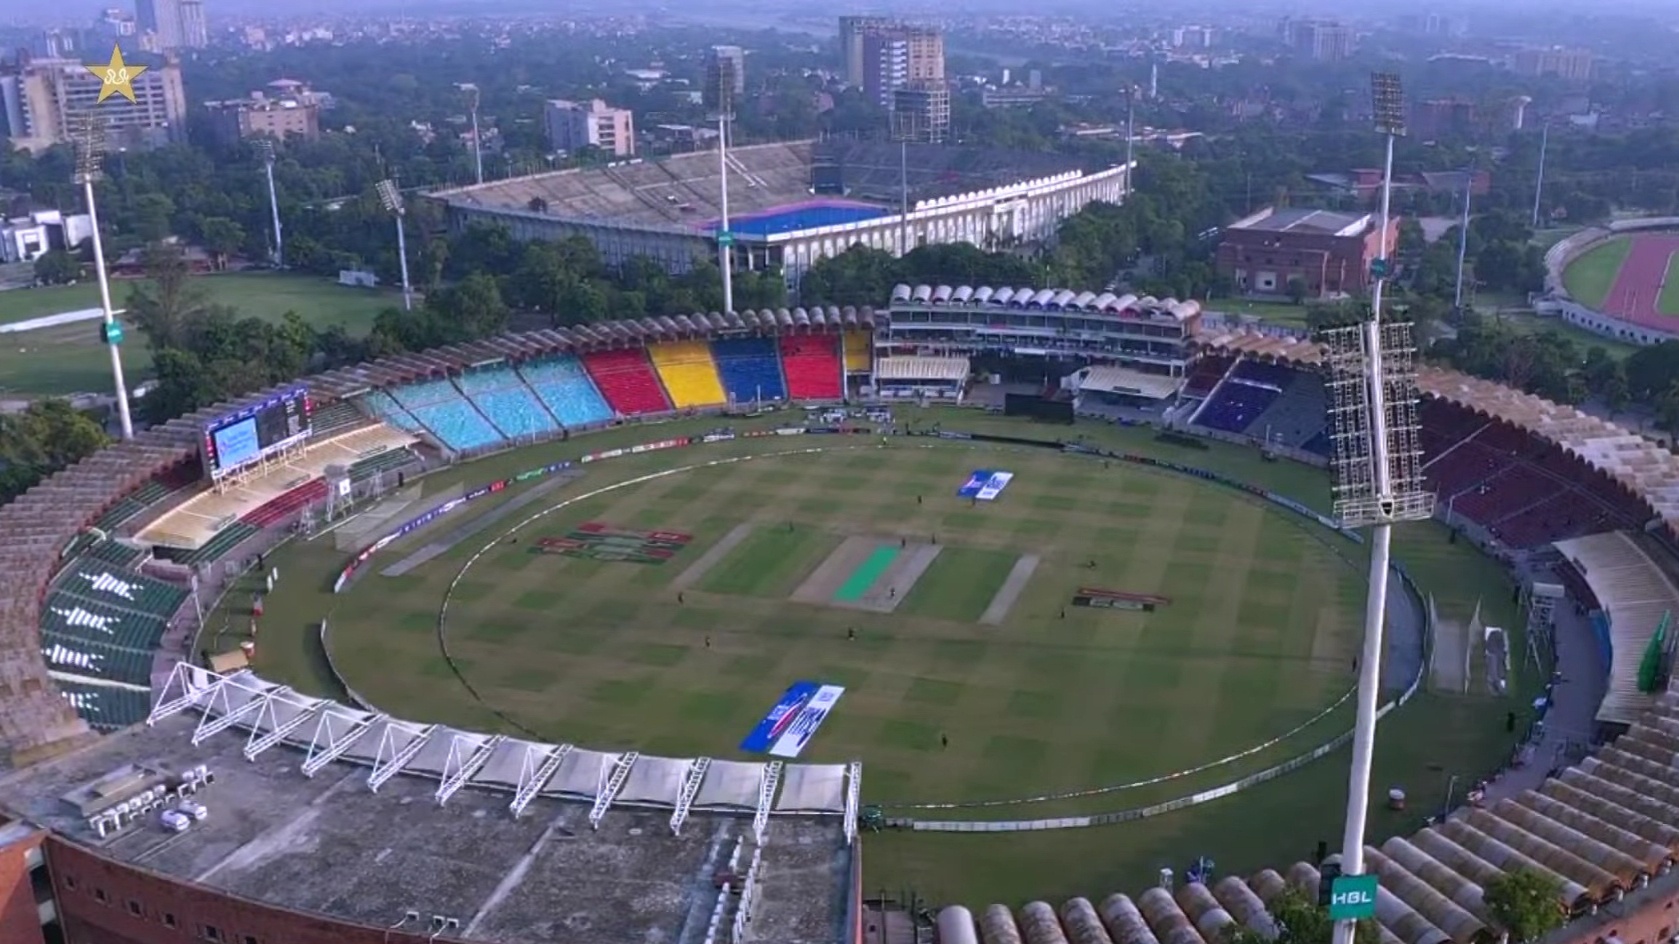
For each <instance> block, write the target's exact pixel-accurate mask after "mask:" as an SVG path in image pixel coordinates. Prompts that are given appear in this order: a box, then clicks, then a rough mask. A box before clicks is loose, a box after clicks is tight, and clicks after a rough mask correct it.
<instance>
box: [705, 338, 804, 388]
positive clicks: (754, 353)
mask: <svg viewBox="0 0 1679 944" xmlns="http://www.w3.org/2000/svg"><path fill="white" fill-rule="evenodd" d="M711 356H712V358H713V359H714V360H715V361H716V362H717V377H718V379H720V380H721V381H722V382H723V391H724V393H726V394H728V397H729V399H730V400H731V401H733V402H735V403H757V402H760V401H769V400H785V399H787V382H786V380H784V379H783V378H782V376H781V360H780V358H779V357H777V350H776V344H775V340H774V339H772V338H726V339H720V340H717V341H713V342H711Z"/></svg>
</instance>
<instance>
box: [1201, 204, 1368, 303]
mask: <svg viewBox="0 0 1679 944" xmlns="http://www.w3.org/2000/svg"><path fill="white" fill-rule="evenodd" d="M1398 239H1399V219H1398V218H1397V217H1395V218H1393V219H1392V220H1391V222H1390V224H1389V227H1388V234H1387V245H1388V247H1390V249H1391V247H1393V246H1396V245H1397V244H1398ZM1382 246H1383V240H1382V234H1381V231H1380V226H1379V225H1378V223H1377V221H1376V217H1375V215H1374V214H1369V213H1367V214H1363V215H1355V214H1348V213H1331V212H1329V211H1327V210H1297V209H1284V210H1278V209H1274V208H1272V207H1266V208H1265V209H1263V210H1260V211H1259V212H1258V213H1255V214H1253V215H1252V216H1249V217H1247V218H1245V219H1242V220H1238V221H1237V222H1235V223H1232V224H1231V225H1230V226H1228V227H1226V228H1225V230H1224V236H1223V238H1222V239H1221V240H1220V242H1219V246H1218V253H1217V255H1216V257H1215V261H1216V265H1217V268H1218V272H1219V274H1220V275H1224V276H1226V277H1228V278H1229V279H1230V280H1231V281H1232V282H1233V283H1234V284H1235V286H1236V292H1237V294H1240V295H1274V296H1277V297H1286V296H1287V295H1288V294H1289V285H1290V283H1291V282H1292V281H1293V280H1294V279H1299V280H1300V281H1301V283H1302V284H1303V285H1304V287H1305V295H1306V297H1308V298H1320V297H1324V296H1335V295H1342V294H1346V295H1356V294H1358V293H1360V292H1363V291H1364V289H1365V288H1366V287H1367V286H1368V285H1369V282H1370V263H1371V262H1373V261H1374V260H1376V259H1378V258H1380V257H1381V256H1382V255H1383V254H1384V253H1383V251H1382Z"/></svg>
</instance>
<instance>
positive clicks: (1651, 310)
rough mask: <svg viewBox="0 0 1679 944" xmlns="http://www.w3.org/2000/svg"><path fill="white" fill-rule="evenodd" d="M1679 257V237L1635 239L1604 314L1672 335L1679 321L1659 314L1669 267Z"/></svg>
mask: <svg viewBox="0 0 1679 944" xmlns="http://www.w3.org/2000/svg"><path fill="white" fill-rule="evenodd" d="M1675 253H1679V235H1675V234H1670V233H1662V234H1647V233H1641V234H1639V235H1637V236H1634V237H1632V248H1631V249H1629V250H1627V258H1626V261H1625V262H1622V263H1621V270H1620V271H1619V272H1617V273H1615V284H1613V285H1611V286H1610V287H1609V295H1608V296H1607V297H1606V298H1604V299H1603V312H1604V314H1607V315H1612V316H1614V317H1616V318H1619V319H1621V320H1622V321H1627V322H1630V323H1632V324H1635V325H1638V326H1639V327H1643V328H1654V329H1656V330H1658V331H1672V330H1674V328H1675V327H1679V320H1676V319H1675V318H1674V317H1673V316H1672V315H1664V314H1662V313H1661V312H1660V311H1657V310H1656V301H1657V299H1658V298H1659V297H1660V295H1661V290H1662V280H1663V279H1665V278H1666V277H1667V266H1668V263H1669V262H1670V261H1672V258H1673V255H1674V254H1675Z"/></svg>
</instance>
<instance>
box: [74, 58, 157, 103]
mask: <svg viewBox="0 0 1679 944" xmlns="http://www.w3.org/2000/svg"><path fill="white" fill-rule="evenodd" d="M86 68H87V71H89V72H91V73H93V74H94V76H95V77H97V78H98V79H99V102H97V103H95V104H100V103H103V102H104V101H105V99H107V98H110V97H111V96H112V95H121V96H122V97H123V98H126V99H128V100H129V101H130V102H133V101H134V80H135V79H137V78H139V77H140V73H142V72H145V71H146V67H145V66H131V65H129V64H128V63H126V62H123V61H122V47H121V46H112V47H111V61H110V62H108V63H106V64H105V65H88V66H86Z"/></svg>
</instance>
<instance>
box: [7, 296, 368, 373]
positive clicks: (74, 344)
mask: <svg viewBox="0 0 1679 944" xmlns="http://www.w3.org/2000/svg"><path fill="white" fill-rule="evenodd" d="M197 284H199V285H202V286H203V287H204V289H205V291H206V293H207V295H208V297H209V301H210V303H211V304H218V305H228V306H230V307H232V308H233V309H234V310H236V311H237V312H238V313H239V314H240V316H242V317H246V316H254V317H257V318H262V319H264V320H268V321H278V320H280V317H281V316H282V315H284V314H285V313H286V312H288V311H295V312H297V313H298V314H299V315H301V316H303V318H304V320H306V321H308V322H309V323H310V324H311V325H314V326H315V327H317V328H326V327H328V326H330V325H335V324H337V325H343V326H344V328H345V329H346V330H347V331H349V332H350V333H351V334H356V335H360V334H365V333H366V332H367V330H368V328H370V327H371V326H372V324H373V318H374V316H375V315H377V314H378V313H379V310H380V309H381V308H384V307H387V306H389V305H391V304H393V303H394V302H393V296H391V295H390V294H388V293H383V292H379V291H375V290H372V289H361V288H348V287H345V286H341V285H336V284H334V283H332V282H330V281H328V280H326V279H322V278H316V277H314V276H306V275H291V274H285V273H275V272H249V273H229V274H225V275H212V276H205V277H204V278H202V279H199V280H198V283H197ZM132 285H133V283H131V282H124V281H118V282H114V283H112V285H111V304H113V305H115V306H116V307H117V308H119V309H121V308H123V307H126V305H127V302H128V293H129V291H130V289H131V288H132ZM98 307H99V287H98V284H97V283H95V282H92V281H88V282H82V283H80V284H77V285H62V286H51V287H47V288H29V289H10V290H7V291H3V292H0V326H3V325H8V324H15V323H17V322H20V321H28V320H30V319H32V318H41V317H45V316H47V315H55V314H61V313H63V312H69V311H80V310H84V309H88V308H98ZM122 352H123V365H124V367H125V368H126V370H127V374H128V380H129V382H130V383H131V384H137V383H139V382H140V381H141V380H143V379H145V377H146V375H147V373H148V372H149V371H150V369H151V354H150V352H149V351H148V350H147V349H146V339H145V337H144V335H142V334H140V333H139V332H137V331H135V330H133V329H132V327H131V328H130V330H129V331H128V338H127V340H126V341H125V342H124V344H123V347H122ZM110 386H111V367H110V355H108V354H107V353H106V352H105V349H104V345H103V343H101V342H100V340H99V326H98V324H97V323H96V322H78V323H76V324H71V325H60V326H58V327H52V328H40V329H36V330H33V331H27V332H22V333H15V334H14V333H3V334H0V395H13V396H16V395H30V396H43V395H63V394H70V393H81V392H89V391H91V392H104V391H107V390H109V389H110Z"/></svg>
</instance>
